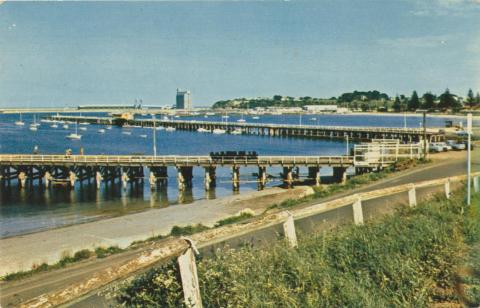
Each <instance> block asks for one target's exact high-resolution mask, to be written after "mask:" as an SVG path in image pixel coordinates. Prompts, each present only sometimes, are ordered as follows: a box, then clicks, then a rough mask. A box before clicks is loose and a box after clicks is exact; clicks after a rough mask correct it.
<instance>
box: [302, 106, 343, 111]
mask: <svg viewBox="0 0 480 308" xmlns="http://www.w3.org/2000/svg"><path fill="white" fill-rule="evenodd" d="M337 108H338V107H337V105H305V106H303V109H305V110H306V111H310V112H337Z"/></svg>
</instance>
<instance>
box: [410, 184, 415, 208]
mask: <svg viewBox="0 0 480 308" xmlns="http://www.w3.org/2000/svg"><path fill="white" fill-rule="evenodd" d="M408 205H409V206H410V207H415V206H417V193H416V191H415V184H412V186H411V188H410V189H409V190H408Z"/></svg>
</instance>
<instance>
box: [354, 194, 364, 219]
mask: <svg viewBox="0 0 480 308" xmlns="http://www.w3.org/2000/svg"><path fill="white" fill-rule="evenodd" d="M352 208H353V221H354V222H355V224H356V225H363V210H362V199H361V198H360V197H358V198H357V200H355V202H353V204H352Z"/></svg>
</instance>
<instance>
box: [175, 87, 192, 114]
mask: <svg viewBox="0 0 480 308" xmlns="http://www.w3.org/2000/svg"><path fill="white" fill-rule="evenodd" d="M175 107H176V109H186V110H191V109H192V94H191V93H190V91H182V90H180V89H177V103H176V105H175Z"/></svg>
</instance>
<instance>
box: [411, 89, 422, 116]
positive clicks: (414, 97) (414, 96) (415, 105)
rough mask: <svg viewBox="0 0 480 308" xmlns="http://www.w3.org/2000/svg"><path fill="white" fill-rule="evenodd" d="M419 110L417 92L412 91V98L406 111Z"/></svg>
mask: <svg viewBox="0 0 480 308" xmlns="http://www.w3.org/2000/svg"><path fill="white" fill-rule="evenodd" d="M418 108H420V100H419V99H418V94H417V91H413V93H412V96H411V97H410V99H409V100H408V110H410V111H415V110H417V109H418Z"/></svg>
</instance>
